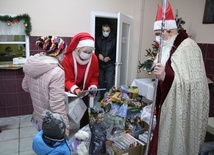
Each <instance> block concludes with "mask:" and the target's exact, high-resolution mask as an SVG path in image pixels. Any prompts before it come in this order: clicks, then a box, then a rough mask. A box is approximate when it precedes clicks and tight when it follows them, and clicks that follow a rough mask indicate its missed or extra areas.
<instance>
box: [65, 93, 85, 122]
mask: <svg viewBox="0 0 214 155" xmlns="http://www.w3.org/2000/svg"><path fill="white" fill-rule="evenodd" d="M65 96H66V97H65V103H66V104H65V105H66V110H67V113H68V117H69V119H70V121H71V122H73V123H75V124H79V122H80V120H81V119H82V117H83V115H84V113H85V111H86V110H87V106H86V105H85V103H84V102H83V100H82V99H81V98H78V97H77V96H76V95H75V96H74V95H73V94H71V93H67V92H66V95H65Z"/></svg>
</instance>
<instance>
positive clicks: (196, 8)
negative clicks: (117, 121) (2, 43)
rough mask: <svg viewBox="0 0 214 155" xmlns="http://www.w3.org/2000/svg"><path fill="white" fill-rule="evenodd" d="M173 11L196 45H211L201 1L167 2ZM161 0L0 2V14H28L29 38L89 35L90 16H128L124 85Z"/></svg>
mask: <svg viewBox="0 0 214 155" xmlns="http://www.w3.org/2000/svg"><path fill="white" fill-rule="evenodd" d="M170 2H171V3H172V7H173V10H174V11H175V9H178V12H179V17H182V18H183V19H184V20H185V21H186V24H185V28H186V29H187V32H189V33H190V35H191V36H192V38H193V39H195V40H196V42H198V43H214V37H213V36H214V24H206V25H205V24H202V17H203V12H204V5H205V0H171V1H170ZM158 3H160V4H162V0H108V1H104V0H60V1H59V0H0V14H23V13H28V14H29V15H30V17H31V22H32V32H31V35H32V36H39V35H57V36H73V35H74V34H76V33H78V32H81V31H87V32H91V12H92V11H95V12H105V13H118V12H121V13H123V14H126V15H129V16H132V19H133V21H132V25H133V27H132V28H133V29H132V39H131V50H130V53H131V54H130V62H131V63H130V66H129V77H128V84H131V82H132V80H133V79H134V78H138V77H146V76H148V75H147V74H146V73H141V74H137V65H138V60H141V61H143V60H145V59H146V58H145V56H144V54H145V49H147V48H150V47H151V43H152V41H153V40H154V34H153V23H154V21H155V16H156V11H157V5H158Z"/></svg>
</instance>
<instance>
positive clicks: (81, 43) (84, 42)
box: [77, 39, 94, 47]
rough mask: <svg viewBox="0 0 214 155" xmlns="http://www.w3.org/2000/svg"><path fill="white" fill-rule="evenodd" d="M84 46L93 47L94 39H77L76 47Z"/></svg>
mask: <svg viewBox="0 0 214 155" xmlns="http://www.w3.org/2000/svg"><path fill="white" fill-rule="evenodd" d="M84 46H89V47H94V41H93V40H89V39H88V40H81V41H79V44H78V45H77V47H84Z"/></svg>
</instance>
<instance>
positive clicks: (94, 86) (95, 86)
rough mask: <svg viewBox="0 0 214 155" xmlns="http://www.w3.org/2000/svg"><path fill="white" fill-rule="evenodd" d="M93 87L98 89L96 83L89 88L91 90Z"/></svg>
mask: <svg viewBox="0 0 214 155" xmlns="http://www.w3.org/2000/svg"><path fill="white" fill-rule="evenodd" d="M92 88H95V89H97V86H96V85H90V87H88V90H91V89H92Z"/></svg>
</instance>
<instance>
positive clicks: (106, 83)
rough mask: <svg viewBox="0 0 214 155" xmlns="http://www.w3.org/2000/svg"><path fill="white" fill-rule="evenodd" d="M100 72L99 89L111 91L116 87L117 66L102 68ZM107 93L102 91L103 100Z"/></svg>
mask: <svg viewBox="0 0 214 155" xmlns="http://www.w3.org/2000/svg"><path fill="white" fill-rule="evenodd" d="M99 72H100V73H99V88H106V91H109V90H110V89H111V88H112V87H113V86H114V79H115V77H114V76H115V65H114V64H112V65H109V66H107V67H100V69H99ZM106 91H100V97H101V98H103V97H104V94H105V92H106Z"/></svg>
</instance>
